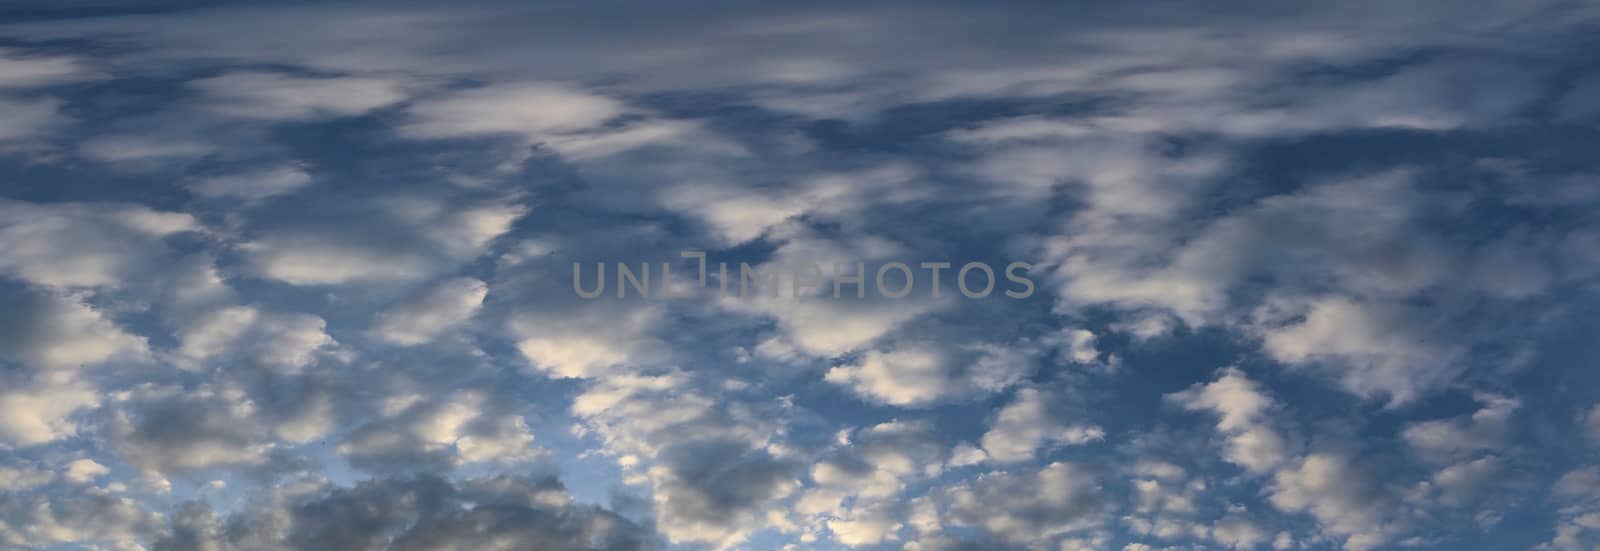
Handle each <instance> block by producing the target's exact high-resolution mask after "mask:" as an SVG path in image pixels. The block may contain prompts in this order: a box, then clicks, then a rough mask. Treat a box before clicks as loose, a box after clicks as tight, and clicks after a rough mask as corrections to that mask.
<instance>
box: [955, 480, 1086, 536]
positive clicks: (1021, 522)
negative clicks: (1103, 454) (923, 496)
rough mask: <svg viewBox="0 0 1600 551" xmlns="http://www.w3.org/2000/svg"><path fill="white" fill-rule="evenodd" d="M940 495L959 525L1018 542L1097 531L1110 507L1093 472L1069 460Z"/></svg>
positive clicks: (960, 486) (960, 485)
mask: <svg viewBox="0 0 1600 551" xmlns="http://www.w3.org/2000/svg"><path fill="white" fill-rule="evenodd" d="M939 497H940V499H941V500H943V502H944V503H945V504H946V507H947V508H948V513H949V518H950V520H951V521H952V522H953V523H954V524H956V525H959V526H971V527H974V528H979V529H982V530H983V531H984V532H985V533H987V534H989V535H990V536H992V537H995V538H998V539H1001V540H1004V541H1009V542H1014V543H1030V542H1042V541H1045V540H1048V539H1049V538H1051V537H1054V536H1058V535H1061V534H1066V533H1072V532H1078V531H1084V530H1088V529H1091V528H1094V527H1097V526H1099V525H1100V524H1101V523H1102V522H1104V520H1105V519H1104V518H1103V517H1104V514H1105V513H1106V511H1107V509H1108V508H1109V506H1110V501H1109V500H1108V499H1107V497H1106V496H1104V495H1102V490H1101V488H1100V484H1099V482H1098V479H1097V477H1096V476H1095V473H1094V472H1093V471H1092V470H1091V469H1089V468H1087V467H1084V466H1082V465H1077V464H1074V463H1065V462H1056V463H1051V464H1049V465H1045V466H1042V467H1039V468H1037V469H1034V468H1027V469H1019V470H1017V471H995V472H990V473H986V474H983V475H980V476H979V477H978V478H977V479H975V480H972V481H970V482H962V483H958V484H956V485H954V486H951V487H948V488H945V489H943V490H942V491H941V492H940V494H939Z"/></svg>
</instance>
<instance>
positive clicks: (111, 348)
mask: <svg viewBox="0 0 1600 551" xmlns="http://www.w3.org/2000/svg"><path fill="white" fill-rule="evenodd" d="M0 306H3V307H4V309H5V310H6V311H8V312H10V313H11V314H12V315H10V316H7V318H6V319H4V320H0V350H3V351H0V357H9V358H11V359H14V360H17V361H20V362H22V363H23V364H24V365H27V366H29V367H32V368H35V369H40V370H46V371H71V370H76V369H79V368H84V367H90V366H94V365H98V364H102V363H106V362H111V361H115V360H121V361H139V360H142V359H144V358H147V357H148V355H149V350H148V345H147V344H146V341H145V339H144V338H143V337H139V336H136V335H133V334H130V333H128V332H126V331H125V330H124V329H123V328H122V327H121V326H119V325H118V324H117V323H116V322H115V321H113V320H111V319H108V318H107V317H106V316H105V314H103V313H102V312H100V311H98V310H95V309H94V308H91V307H90V306H89V305H88V304H85V303H83V302H82V300H81V299H79V298H78V297H75V296H71V295H59V294H56V293H51V292H42V291H32V290H28V289H21V290H18V289H0Z"/></svg>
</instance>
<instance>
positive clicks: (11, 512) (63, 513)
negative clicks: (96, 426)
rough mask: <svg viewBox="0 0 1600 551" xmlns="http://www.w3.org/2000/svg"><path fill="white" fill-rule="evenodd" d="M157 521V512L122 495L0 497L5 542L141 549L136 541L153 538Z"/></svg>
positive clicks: (120, 550) (20, 545) (34, 546)
mask: <svg viewBox="0 0 1600 551" xmlns="http://www.w3.org/2000/svg"><path fill="white" fill-rule="evenodd" d="M161 524H162V518H161V515H160V514H159V513H156V512H154V511H151V510H149V509H147V508H146V507H145V506H144V505H143V504H141V503H139V502H138V501H135V500H133V499H130V498H127V497H118V496H111V495H107V494H103V493H95V492H78V493H75V494H70V495H35V496H23V495H8V496H4V497H0V542H4V543H6V544H7V546H8V547H17V548H21V549H41V548H45V549H47V548H51V547H52V546H57V545H61V544H77V545H76V546H88V547H90V548H107V549H115V550H118V551H123V550H126V551H135V550H141V549H144V548H143V547H142V546H141V545H140V544H141V543H142V542H147V541H149V540H151V539H152V538H154V537H155V535H156V534H157V533H158V532H159V531H160V527H161Z"/></svg>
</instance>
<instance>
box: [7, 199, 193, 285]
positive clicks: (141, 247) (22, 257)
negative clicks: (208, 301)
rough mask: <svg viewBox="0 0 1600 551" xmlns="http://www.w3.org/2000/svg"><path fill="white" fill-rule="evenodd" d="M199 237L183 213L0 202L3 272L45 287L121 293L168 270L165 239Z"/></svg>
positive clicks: (132, 207) (102, 205) (105, 205)
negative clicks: (186, 235) (193, 234)
mask: <svg viewBox="0 0 1600 551" xmlns="http://www.w3.org/2000/svg"><path fill="white" fill-rule="evenodd" d="M202 231H204V229H203V228H202V227H201V226H200V225H199V223H198V222H196V221H195V219H194V218H193V217H192V216H190V215H188V214H183V213H177V212H164V211H157V210H152V209H149V208H146V207H143V206H138V205H127V204H116V203H64V204H63V203H54V204H47V205H46V204H33V203H24V202H19V201H4V200H0V249H4V250H6V251H7V254H5V255H0V272H3V273H6V274H8V275H11V276H12V277H16V278H18V279H22V280H24V281H27V282H30V283H33V284H36V285H42V286H47V287H113V288H114V287H121V286H123V285H124V284H126V283H128V282H130V281H134V282H143V281H146V280H149V279H151V278H150V275H151V272H157V271H159V270H160V269H162V268H164V267H165V265H164V261H166V260H168V259H169V257H171V256H172V252H171V249H170V248H168V247H167V246H166V244H164V243H163V242H162V241H161V240H162V239H163V238H165V237H168V236H171V235H174V234H178V233H184V232H202Z"/></svg>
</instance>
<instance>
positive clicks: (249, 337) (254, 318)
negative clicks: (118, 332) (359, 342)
mask: <svg viewBox="0 0 1600 551" xmlns="http://www.w3.org/2000/svg"><path fill="white" fill-rule="evenodd" d="M325 326H326V323H325V322H324V321H323V320H322V318H319V317H317V316H313V315H310V314H278V313H268V312H262V311H260V310H257V309H255V308H253V307H249V306H231V307H226V308H220V309H217V310H214V311H212V312H210V313H208V314H206V315H203V316H201V317H199V318H197V319H196V320H195V321H194V322H193V323H191V324H189V325H187V326H185V327H183V328H182V329H181V330H180V331H179V332H178V339H179V346H178V349H177V351H176V358H175V359H176V360H177V363H178V365H179V366H181V367H186V368H190V369H198V368H201V367H204V366H207V365H212V364H217V363H221V362H223V361H229V362H238V363H239V364H243V365H250V366H262V367H266V368H269V369H274V370H278V371H281V372H288V373H292V372H296V371H299V370H300V369H302V368H304V367H305V366H307V365H309V364H310V363H311V362H312V361H313V359H314V356H315V354H316V353H317V351H319V350H322V349H324V348H328V347H331V346H332V345H335V344H337V343H336V342H335V341H334V340H333V337H330V336H328V334H327V333H326V332H325V331H324V328H325ZM229 365H237V364H233V363H230V364H229Z"/></svg>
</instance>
